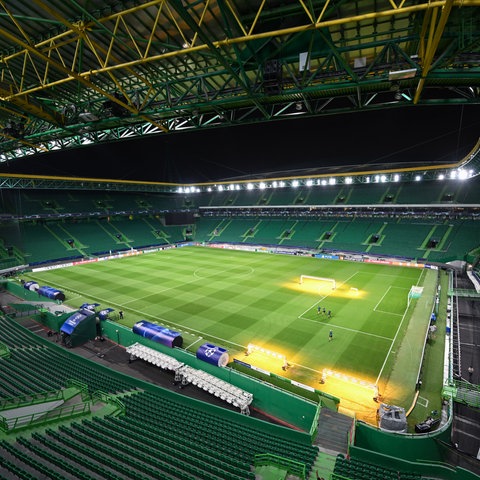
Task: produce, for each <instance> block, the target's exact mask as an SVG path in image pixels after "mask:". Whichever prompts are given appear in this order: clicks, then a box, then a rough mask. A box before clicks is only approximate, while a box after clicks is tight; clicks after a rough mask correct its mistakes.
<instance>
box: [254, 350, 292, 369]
mask: <svg viewBox="0 0 480 480" xmlns="http://www.w3.org/2000/svg"><path fill="white" fill-rule="evenodd" d="M252 353H261V354H263V355H266V356H268V357H271V358H278V359H279V360H281V361H282V362H283V365H282V369H283V370H286V369H287V368H288V367H289V366H290V365H289V364H288V362H287V357H286V356H285V355H284V354H283V353H278V352H274V351H272V350H268V349H266V348H263V347H260V346H258V345H254V344H253V343H249V344H248V346H247V351H246V355H251V354H252Z"/></svg>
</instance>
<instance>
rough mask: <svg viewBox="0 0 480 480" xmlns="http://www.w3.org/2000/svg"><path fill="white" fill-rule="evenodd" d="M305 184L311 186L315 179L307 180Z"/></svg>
mask: <svg viewBox="0 0 480 480" xmlns="http://www.w3.org/2000/svg"><path fill="white" fill-rule="evenodd" d="M305 185H306V186H307V187H311V186H312V185H313V180H307V181H306V182H305Z"/></svg>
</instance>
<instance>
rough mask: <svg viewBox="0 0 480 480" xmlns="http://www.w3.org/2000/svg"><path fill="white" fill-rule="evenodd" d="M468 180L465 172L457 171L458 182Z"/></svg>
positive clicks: (462, 170)
mask: <svg viewBox="0 0 480 480" xmlns="http://www.w3.org/2000/svg"><path fill="white" fill-rule="evenodd" d="M467 178H468V173H467V171H466V170H464V169H463V168H461V169H460V170H459V171H458V179H459V180H466V179H467Z"/></svg>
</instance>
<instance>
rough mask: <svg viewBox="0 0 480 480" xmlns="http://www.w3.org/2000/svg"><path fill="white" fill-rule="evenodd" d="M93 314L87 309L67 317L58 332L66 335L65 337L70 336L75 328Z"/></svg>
mask: <svg viewBox="0 0 480 480" xmlns="http://www.w3.org/2000/svg"><path fill="white" fill-rule="evenodd" d="M93 313H94V312H92V311H91V310H88V309H84V310H81V311H79V312H76V313H74V314H73V315H71V316H70V317H68V318H67V319H66V320H65V322H64V323H63V325H62V326H61V327H60V331H61V332H63V333H66V334H67V335H71V334H72V333H73V331H74V330H75V328H76V327H77V326H78V325H79V324H80V323H81V322H83V321H84V320H85V319H86V318H88V317H90V316H91V315H93Z"/></svg>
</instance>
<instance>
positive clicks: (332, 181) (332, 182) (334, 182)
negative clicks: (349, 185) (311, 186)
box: [328, 178, 337, 185]
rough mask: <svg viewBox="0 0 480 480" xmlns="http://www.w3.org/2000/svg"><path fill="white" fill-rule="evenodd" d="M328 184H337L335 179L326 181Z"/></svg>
mask: <svg viewBox="0 0 480 480" xmlns="http://www.w3.org/2000/svg"><path fill="white" fill-rule="evenodd" d="M328 183H329V184H330V185H335V184H336V183H337V179H336V178H331V179H330V180H329V181H328Z"/></svg>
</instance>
